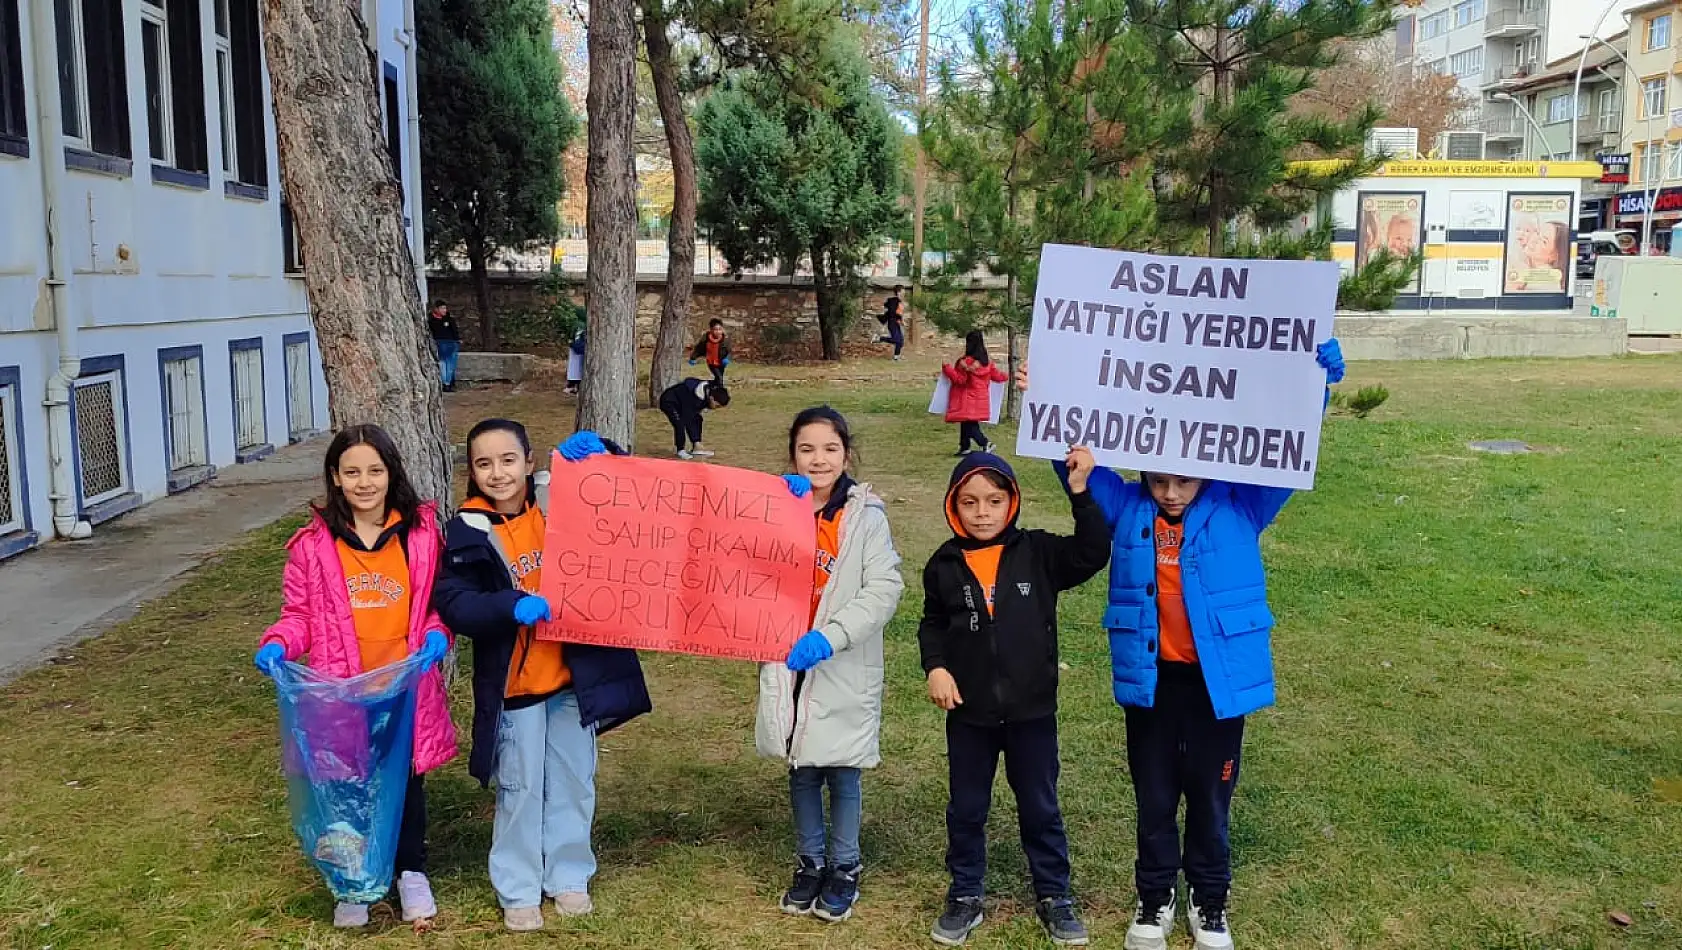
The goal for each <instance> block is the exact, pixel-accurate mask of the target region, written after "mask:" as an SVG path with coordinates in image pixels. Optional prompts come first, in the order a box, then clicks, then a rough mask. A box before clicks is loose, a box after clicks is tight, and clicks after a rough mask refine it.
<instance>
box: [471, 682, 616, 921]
mask: <svg viewBox="0 0 1682 950" xmlns="http://www.w3.org/2000/svg"><path fill="white" fill-rule="evenodd" d="M496 786H497V788H496V821H495V822H494V823H493V824H492V826H491V887H492V888H494V889H495V890H496V899H497V902H498V903H500V904H501V905H502V906H503V907H504V908H509V907H537V906H539V905H540V904H542V903H543V898H544V897H546V896H555V895H558V894H566V893H569V892H574V891H586V890H588V889H589V887H590V878H591V877H592V876H594V875H595V873H596V855H595V852H593V851H592V850H591V849H590V824H591V822H592V821H593V820H594V819H595V814H596V731H595V729H594V728H590V729H586V728H584V726H583V725H582V724H581V723H580V722H579V719H578V697H577V696H575V695H574V694H573V692H572V690H565V691H563V692H560V693H557V694H555V695H554V696H552V697H550V698H549V699H548V700H547V701H545V702H543V703H541V704H539V705H536V706H527V707H526V708H524V709H517V710H514V711H509V710H506V709H505V710H503V711H502V721H501V722H500V723H499V724H498V726H497V734H496Z"/></svg>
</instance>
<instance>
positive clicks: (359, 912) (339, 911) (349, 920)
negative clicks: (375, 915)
mask: <svg viewBox="0 0 1682 950" xmlns="http://www.w3.org/2000/svg"><path fill="white" fill-rule="evenodd" d="M333 926H335V927H338V928H339V929H341V930H354V929H356V928H358V927H366V926H368V905H367V904H346V903H344V902H343V901H340V902H339V904H338V905H337V906H335V907H334V908H333Z"/></svg>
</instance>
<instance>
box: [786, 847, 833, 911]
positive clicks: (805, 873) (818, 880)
mask: <svg viewBox="0 0 1682 950" xmlns="http://www.w3.org/2000/svg"><path fill="white" fill-rule="evenodd" d="M823 879H824V869H823V862H822V861H819V860H816V859H815V858H808V857H805V856H804V855H802V856H801V858H800V863H799V864H797V865H795V867H794V883H793V884H790V885H789V888H788V890H786V891H784V892H783V900H782V908H783V913H785V914H810V913H811V912H812V905H813V904H815V903H817V900H818V893H819V892H820V891H822V890H823Z"/></svg>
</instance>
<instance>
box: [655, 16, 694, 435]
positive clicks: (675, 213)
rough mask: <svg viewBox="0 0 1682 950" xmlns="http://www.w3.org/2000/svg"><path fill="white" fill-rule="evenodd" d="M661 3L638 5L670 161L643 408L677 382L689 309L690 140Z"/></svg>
mask: <svg viewBox="0 0 1682 950" xmlns="http://www.w3.org/2000/svg"><path fill="white" fill-rule="evenodd" d="M667 26H668V20H667V15H666V11H665V8H664V4H663V0H642V30H643V35H644V37H645V38H646V43H647V46H648V68H649V72H650V74H651V75H652V76H653V77H654V98H655V100H656V101H658V102H659V104H660V121H661V123H662V124H663V125H665V127H666V151H667V153H668V154H669V156H670V158H671V162H672V220H671V231H670V232H668V233H667V235H666V261H667V263H666V299H665V301H664V302H663V303H662V304H661V305H660V326H659V329H658V330H656V331H655V334H654V361H653V363H652V364H651V365H650V366H649V368H648V403H649V405H653V404H655V403H657V402H659V401H660V394H661V393H663V392H665V391H666V388H667V387H668V386H673V385H675V384H677V383H678V382H679V381H680V380H681V379H682V377H683V353H684V346H685V344H687V343H688V342H689V307H690V300H691V298H692V297H693V295H694V290H695V201H696V192H695V140H694V137H693V136H691V135H690V133H689V121H688V119H687V118H686V117H685V116H684V114H683V98H682V95H681V94H680V93H679V91H678V76H677V62H676V60H674V59H673V58H672V41H671V38H670V37H669V36H667V35H666V29H667Z"/></svg>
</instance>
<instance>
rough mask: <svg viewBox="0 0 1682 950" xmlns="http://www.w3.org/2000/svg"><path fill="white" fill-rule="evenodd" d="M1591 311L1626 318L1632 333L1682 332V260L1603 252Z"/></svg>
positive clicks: (1598, 266) (1667, 334)
mask: <svg viewBox="0 0 1682 950" xmlns="http://www.w3.org/2000/svg"><path fill="white" fill-rule="evenodd" d="M1589 314H1590V315H1591V316H1596V317H1606V318H1607V319H1612V320H1623V321H1625V322H1626V323H1628V325H1629V332H1630V334H1631V335H1637V334H1648V335H1657V336H1672V335H1678V334H1682V260H1679V259H1677V258H1673V257H1619V256H1614V255H1610V254H1603V255H1601V256H1600V257H1599V258H1597V259H1596V260H1595V265H1594V297H1593V300H1592V302H1591V303H1590V305H1589Z"/></svg>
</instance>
